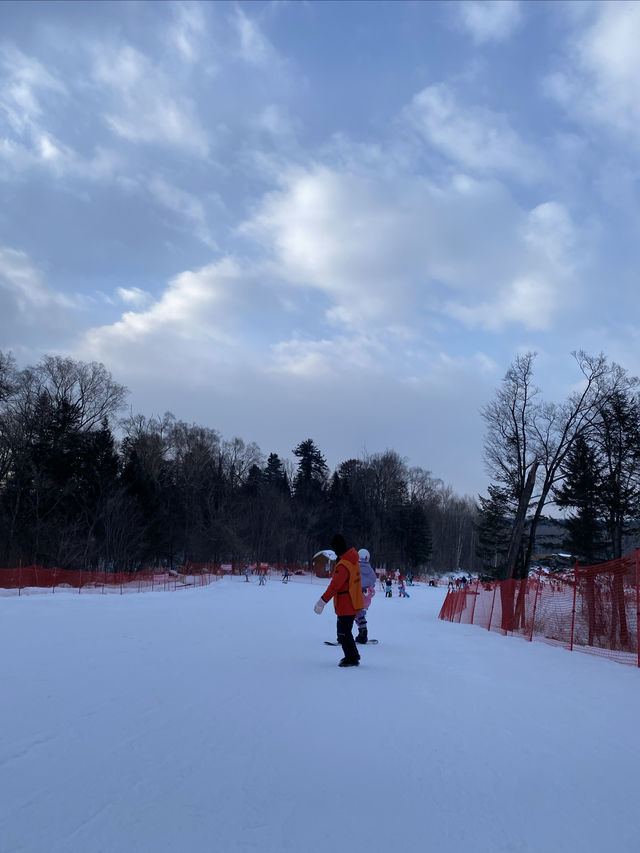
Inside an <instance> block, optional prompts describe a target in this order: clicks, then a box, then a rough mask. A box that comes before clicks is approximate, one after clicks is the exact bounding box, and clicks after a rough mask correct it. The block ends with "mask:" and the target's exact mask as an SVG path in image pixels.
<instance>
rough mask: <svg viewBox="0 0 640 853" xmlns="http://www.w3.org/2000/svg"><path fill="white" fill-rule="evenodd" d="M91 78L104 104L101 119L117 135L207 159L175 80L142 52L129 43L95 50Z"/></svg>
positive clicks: (203, 140) (204, 139)
mask: <svg viewBox="0 0 640 853" xmlns="http://www.w3.org/2000/svg"><path fill="white" fill-rule="evenodd" d="M93 74H94V79H95V80H96V82H97V84H98V85H99V86H100V87H102V88H103V89H104V90H105V91H106V94H107V97H108V99H109V101H110V105H109V106H108V107H107V109H106V112H105V116H104V118H105V121H106V123H107V124H108V125H109V127H110V128H111V129H112V130H113V131H114V133H116V134H117V135H118V136H121V137H123V138H124V139H127V140H129V141H130V142H145V143H155V144H163V145H170V146H175V147H177V148H182V149H184V150H187V151H190V152H192V153H193V154H196V155H198V156H200V157H204V156H206V155H207V153H208V149H209V144H208V140H207V136H206V133H205V132H204V130H203V129H202V128H201V127H200V125H199V123H198V121H197V119H196V117H195V116H194V115H193V107H192V105H191V103H190V102H189V101H188V100H187V99H186V98H185V97H184V95H183V94H182V93H181V92H180V89H179V87H178V86H177V85H176V82H175V81H174V80H172V79H171V78H170V77H169V76H168V75H167V74H166V73H165V71H164V70H163V69H162V68H161V67H160V66H158V65H155V64H153V63H152V62H151V61H150V60H149V59H148V58H147V57H146V56H145V55H144V54H143V53H141V52H140V51H138V50H136V49H135V48H133V47H131V46H130V45H125V46H121V47H119V48H116V49H111V48H108V47H107V46H106V45H100V46H97V47H95V48H94V65H93Z"/></svg>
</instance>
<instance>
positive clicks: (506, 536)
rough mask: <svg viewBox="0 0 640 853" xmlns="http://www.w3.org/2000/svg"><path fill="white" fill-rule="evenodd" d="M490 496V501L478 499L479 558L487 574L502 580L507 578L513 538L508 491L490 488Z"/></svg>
mask: <svg viewBox="0 0 640 853" xmlns="http://www.w3.org/2000/svg"><path fill="white" fill-rule="evenodd" d="M488 492H489V497H482V496H481V495H480V496H479V498H478V504H479V506H478V520H477V521H476V534H477V540H476V554H477V555H478V557H480V559H481V560H482V567H483V569H484V572H485V574H486V575H489V576H490V577H495V578H499V577H502V575H503V574H504V562H505V560H506V556H507V551H508V550H509V540H510V537H511V518H510V515H511V513H510V501H509V497H508V494H507V490H506V489H501V488H500V487H499V486H495V485H490V486H489V488H488Z"/></svg>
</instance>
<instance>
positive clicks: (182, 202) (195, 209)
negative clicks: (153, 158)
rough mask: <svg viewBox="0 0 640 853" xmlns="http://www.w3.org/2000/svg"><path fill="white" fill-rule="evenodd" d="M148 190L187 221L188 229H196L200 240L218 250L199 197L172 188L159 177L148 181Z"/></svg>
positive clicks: (163, 204) (158, 200)
mask: <svg viewBox="0 0 640 853" xmlns="http://www.w3.org/2000/svg"><path fill="white" fill-rule="evenodd" d="M148 188H149V191H150V193H151V195H152V196H153V198H154V199H155V201H156V202H158V203H159V204H161V205H162V206H163V207H165V208H167V209H168V210H171V211H173V212H174V213H176V214H177V215H178V216H180V217H181V218H182V219H183V220H185V222H186V224H187V227H189V226H190V227H193V228H195V234H196V236H197V237H198V239H199V240H201V241H202V242H203V243H205V244H206V245H207V246H209V247H210V248H211V249H215V248H216V241H215V240H214V238H213V236H212V234H211V232H210V230H209V227H208V225H207V215H206V212H205V208H204V204H203V203H202V202H201V201H200V199H199V198H198V197H197V196H195V195H192V194H191V193H188V192H185V191H184V190H181V189H180V188H179V187H175V186H172V185H171V184H169V183H168V182H167V181H165V180H164V179H163V178H161V177H160V176H159V175H154V176H153V177H152V178H151V179H150V180H149V181H148Z"/></svg>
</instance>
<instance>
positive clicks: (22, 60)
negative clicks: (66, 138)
mask: <svg viewBox="0 0 640 853" xmlns="http://www.w3.org/2000/svg"><path fill="white" fill-rule="evenodd" d="M0 68H1V69H2V72H3V76H2V78H1V80H0V83H1V85H0V108H2V110H3V111H4V112H5V114H6V116H7V119H8V122H9V125H10V126H11V127H12V128H13V130H14V131H15V132H16V133H18V134H24V133H26V132H28V131H30V130H31V129H33V128H34V127H37V124H38V120H39V119H40V117H41V116H42V114H43V108H42V106H41V99H42V96H43V95H45V96H47V97H48V96H51V95H52V94H53V95H56V96H59V97H62V98H65V97H66V96H67V89H66V86H65V85H64V83H62V81H61V80H59V79H58V78H57V77H56V76H55V75H54V74H52V73H51V72H50V71H48V70H47V69H46V68H45V67H44V66H43V65H42V64H41V63H40V62H38V60H36V59H33V58H32V57H29V56H26V55H25V54H24V53H22V51H20V50H18V49H17V48H16V47H13V46H12V45H3V46H0Z"/></svg>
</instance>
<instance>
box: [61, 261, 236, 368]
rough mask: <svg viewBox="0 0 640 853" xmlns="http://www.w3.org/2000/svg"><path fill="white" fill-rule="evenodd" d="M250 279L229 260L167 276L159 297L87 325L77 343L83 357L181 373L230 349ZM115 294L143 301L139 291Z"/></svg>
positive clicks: (135, 300) (118, 364)
mask: <svg viewBox="0 0 640 853" xmlns="http://www.w3.org/2000/svg"><path fill="white" fill-rule="evenodd" d="M251 284H252V282H251V281H250V279H249V276H247V277H246V278H245V276H244V275H243V270H242V269H241V267H240V266H239V265H238V263H237V262H235V261H234V260H233V259H223V260H221V261H219V262H217V263H213V264H209V265H208V266H205V267H202V268H201V269H198V270H194V271H191V270H188V271H186V272H183V273H180V274H179V275H177V276H176V277H175V278H173V279H172V280H171V281H170V282H169V284H168V286H167V288H166V289H165V291H164V293H163V294H162V295H161V296H160V298H159V299H157V300H156V301H154V302H152V304H150V305H148V307H143V308H141V310H134V311H127V312H126V313H124V314H123V315H122V317H121V318H120V320H118V321H117V322H116V323H113V324H111V325H107V326H99V327H96V328H93V329H89V330H88V331H87V332H86V334H85V335H84V336H83V340H82V341H81V343H80V344H79V346H78V351H79V352H80V353H81V354H83V356H84V357H90V358H95V359H98V360H103V361H106V362H108V363H109V364H113V365H117V366H118V367H120V368H122V367H123V366H126V365H128V364H129V363H130V362H131V361H132V360H134V361H136V362H137V363H138V366H139V367H140V368H144V369H145V370H147V371H148V372H149V373H151V374H153V373H156V372H160V373H162V372H163V371H165V370H167V369H168V370H169V371H170V372H172V374H173V375H174V378H175V376H180V375H184V371H185V369H186V368H188V369H193V370H194V371H197V370H198V366H199V365H200V366H202V363H207V364H208V363H209V361H210V359H211V358H212V357H213V356H214V355H216V354H218V355H220V353H222V352H224V351H231V350H236V351H237V349H238V347H239V340H238V339H237V338H236V336H235V334H234V324H235V321H236V318H237V317H238V315H239V314H240V313H241V312H242V310H243V308H245V307H246V306H247V305H248V304H250V302H251V297H250V296H248V295H247V288H249V287H250V286H251ZM118 293H119V295H120V297H121V298H127V299H128V301H129V302H130V303H131V304H134V305H136V303H137V304H143V305H144V303H143V302H142V300H143V298H144V296H145V295H146V294H144V292H142V291H136V290H134V291H132V290H131V289H126V288H125V289H122V288H121V289H120V290H119V291H118Z"/></svg>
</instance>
